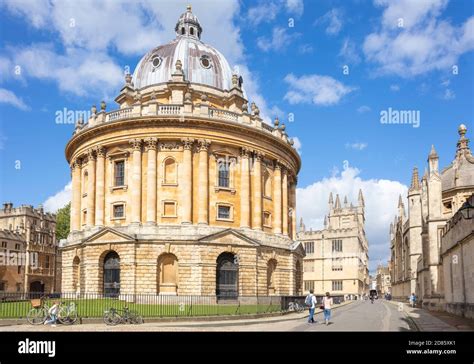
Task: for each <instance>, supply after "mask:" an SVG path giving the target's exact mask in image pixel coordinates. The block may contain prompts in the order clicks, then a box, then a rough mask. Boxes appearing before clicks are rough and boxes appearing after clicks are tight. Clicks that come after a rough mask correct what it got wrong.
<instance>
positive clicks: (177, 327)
mask: <svg viewBox="0 0 474 364" xmlns="http://www.w3.org/2000/svg"><path fill="white" fill-rule="evenodd" d="M315 319H316V320H317V323H316V324H308V323H307V316H304V315H302V314H290V315H286V316H281V317H276V318H275V317H273V318H265V319H258V320H232V321H230V320H227V321H204V322H192V321H189V322H183V321H176V322H166V323H165V322H146V323H145V324H143V325H119V326H113V327H111V326H106V325H105V324H103V323H90V324H83V325H74V326H62V325H58V326H57V327H50V326H31V325H12V326H0V331H407V330H410V327H409V325H408V321H407V318H406V315H405V313H403V312H400V311H399V310H398V306H397V305H394V304H390V303H387V302H384V301H383V300H377V301H375V302H374V303H373V304H371V303H370V301H355V302H353V303H350V304H347V305H345V306H341V307H338V308H337V309H334V310H333V312H332V318H331V322H330V325H328V326H326V325H324V324H322V322H323V316H322V313H318V314H317V315H316V316H315Z"/></svg>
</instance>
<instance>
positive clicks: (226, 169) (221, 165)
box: [217, 161, 230, 188]
mask: <svg viewBox="0 0 474 364" xmlns="http://www.w3.org/2000/svg"><path fill="white" fill-rule="evenodd" d="M217 163H218V169H219V178H218V184H219V187H224V188H229V187H230V164H229V163H227V162H225V161H218V162H217Z"/></svg>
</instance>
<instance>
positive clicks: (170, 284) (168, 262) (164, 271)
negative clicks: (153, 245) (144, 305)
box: [157, 253, 178, 294]
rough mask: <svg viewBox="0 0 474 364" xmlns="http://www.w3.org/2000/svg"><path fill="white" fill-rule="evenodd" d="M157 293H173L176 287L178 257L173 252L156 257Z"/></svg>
mask: <svg viewBox="0 0 474 364" xmlns="http://www.w3.org/2000/svg"><path fill="white" fill-rule="evenodd" d="M157 283H158V287H157V293H158V294H160V293H163V294H173V293H174V294H175V293H176V292H177V288H178V259H177V258H176V256H175V255H173V254H169V253H168V254H163V255H161V256H160V257H159V258H158V277H157Z"/></svg>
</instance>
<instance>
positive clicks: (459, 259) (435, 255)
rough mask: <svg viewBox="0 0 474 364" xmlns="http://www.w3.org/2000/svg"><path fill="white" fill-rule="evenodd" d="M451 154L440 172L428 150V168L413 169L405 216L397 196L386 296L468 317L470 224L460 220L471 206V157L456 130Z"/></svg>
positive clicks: (473, 235) (473, 310) (473, 274)
mask: <svg viewBox="0 0 474 364" xmlns="http://www.w3.org/2000/svg"><path fill="white" fill-rule="evenodd" d="M458 132H459V140H458V142H457V147H456V154H455V158H454V160H453V161H452V162H451V164H450V165H449V166H448V167H446V168H444V169H442V170H440V169H439V167H438V160H439V157H438V154H437V153H436V150H435V148H434V147H432V148H431V152H430V153H429V155H428V169H427V170H426V171H425V173H424V175H423V177H422V178H421V180H420V178H419V175H418V169H417V168H414V170H413V176H412V181H411V185H410V188H409V190H408V196H407V197H408V211H407V212H406V211H405V205H404V203H403V200H402V198H401V196H400V200H399V204H398V216H397V217H396V218H395V221H394V222H393V223H392V224H391V226H390V240H391V266H392V293H393V297H394V298H396V299H400V300H406V299H407V297H408V296H409V295H410V294H411V293H412V292H413V293H415V294H416V295H417V296H418V300H419V301H420V302H421V303H422V305H423V307H425V308H429V309H434V310H447V311H450V312H453V313H457V314H459V315H465V316H468V317H474V292H473V291H472V289H471V290H469V289H468V288H469V287H473V285H474V268H473V267H474V244H473V241H474V232H473V231H474V229H473V227H474V220H472V218H471V219H466V218H464V217H463V216H462V213H461V211H460V209H462V207H463V206H466V205H464V204H465V202H466V201H467V200H469V201H471V205H472V204H473V203H474V198H473V193H474V156H473V155H472V153H471V150H470V148H469V139H467V138H466V133H467V128H466V126H464V125H460V126H459V129H458Z"/></svg>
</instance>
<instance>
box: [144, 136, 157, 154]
mask: <svg viewBox="0 0 474 364" xmlns="http://www.w3.org/2000/svg"><path fill="white" fill-rule="evenodd" d="M145 143H146V144H145V150H146V151H149V150H150V149H151V150H156V145H157V144H158V138H146V139H145Z"/></svg>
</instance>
